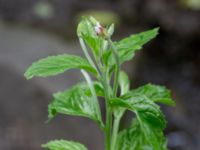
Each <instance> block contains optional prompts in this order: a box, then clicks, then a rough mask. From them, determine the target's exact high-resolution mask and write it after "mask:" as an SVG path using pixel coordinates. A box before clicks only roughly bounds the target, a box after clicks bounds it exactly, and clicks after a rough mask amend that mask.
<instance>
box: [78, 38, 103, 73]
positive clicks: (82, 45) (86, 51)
mask: <svg viewBox="0 0 200 150" xmlns="http://www.w3.org/2000/svg"><path fill="white" fill-rule="evenodd" d="M79 42H80V45H81V48H82V50H83V53H84V54H85V57H86V58H87V60H88V61H89V63H90V65H91V66H92V67H94V69H95V70H96V72H97V75H98V77H100V73H99V70H98V68H97V67H96V65H95V63H94V61H93V60H92V58H91V57H90V55H89V53H88V50H87V47H86V45H85V43H84V40H83V39H82V38H81V37H79Z"/></svg>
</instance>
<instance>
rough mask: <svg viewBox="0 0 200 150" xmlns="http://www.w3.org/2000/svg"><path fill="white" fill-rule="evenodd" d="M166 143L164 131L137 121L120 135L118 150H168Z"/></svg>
mask: <svg viewBox="0 0 200 150" xmlns="http://www.w3.org/2000/svg"><path fill="white" fill-rule="evenodd" d="M166 143H167V142H166V139H165V137H164V134H163V132H162V130H160V129H157V128H154V127H152V126H150V125H148V124H147V123H146V122H145V121H143V122H139V121H138V120H137V119H135V120H134V122H133V123H132V125H131V127H129V128H128V129H124V130H122V131H121V132H120V133H119V134H118V138H117V150H167V147H166Z"/></svg>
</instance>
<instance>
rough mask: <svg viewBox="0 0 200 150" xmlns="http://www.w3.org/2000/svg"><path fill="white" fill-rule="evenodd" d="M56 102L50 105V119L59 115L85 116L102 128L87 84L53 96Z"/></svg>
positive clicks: (81, 84) (78, 85)
mask: <svg viewBox="0 0 200 150" xmlns="http://www.w3.org/2000/svg"><path fill="white" fill-rule="evenodd" d="M53 97H54V100H53V101H52V102H51V103H50V104H49V107H48V112H49V119H52V118H53V117H54V116H55V115H56V114H57V113H61V114H67V115H73V116H84V117H88V118H90V119H92V120H94V121H95V122H97V123H98V124H99V125H100V126H101V127H102V126H103V123H102V121H101V118H100V115H99V114H98V111H97V110H96V103H95V102H94V100H93V97H92V94H91V91H90V89H89V87H88V85H87V84H86V83H80V84H77V85H75V86H74V87H72V88H71V89H69V90H66V91H64V92H58V93H56V94H54V95H53Z"/></svg>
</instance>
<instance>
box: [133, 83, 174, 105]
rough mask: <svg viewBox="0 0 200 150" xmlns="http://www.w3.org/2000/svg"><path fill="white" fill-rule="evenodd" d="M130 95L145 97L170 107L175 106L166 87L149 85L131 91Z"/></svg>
mask: <svg viewBox="0 0 200 150" xmlns="http://www.w3.org/2000/svg"><path fill="white" fill-rule="evenodd" d="M130 93H133V94H135V93H138V94H141V95H145V96H146V97H148V98H149V99H151V100H152V101H154V102H159V103H163V104H166V105H169V106H174V105H175V102H174V101H173V100H172V99H171V94H170V91H169V90H168V89H166V88H165V87H164V86H160V85H153V84H150V83H149V84H147V85H144V86H141V87H139V88H137V89H134V90H132V91H130Z"/></svg>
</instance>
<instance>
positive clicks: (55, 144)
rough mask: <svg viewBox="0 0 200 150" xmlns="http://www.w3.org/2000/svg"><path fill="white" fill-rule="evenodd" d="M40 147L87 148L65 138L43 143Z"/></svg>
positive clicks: (56, 148) (57, 148)
mask: <svg viewBox="0 0 200 150" xmlns="http://www.w3.org/2000/svg"><path fill="white" fill-rule="evenodd" d="M42 147H43V148H47V149H49V150H87V148H86V147H85V146H84V145H82V144H80V143H77V142H73V141H65V140H55V141H50V142H49V143H47V144H43V145H42Z"/></svg>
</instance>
